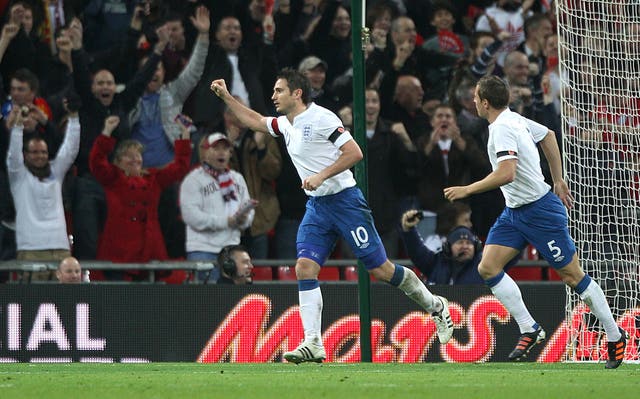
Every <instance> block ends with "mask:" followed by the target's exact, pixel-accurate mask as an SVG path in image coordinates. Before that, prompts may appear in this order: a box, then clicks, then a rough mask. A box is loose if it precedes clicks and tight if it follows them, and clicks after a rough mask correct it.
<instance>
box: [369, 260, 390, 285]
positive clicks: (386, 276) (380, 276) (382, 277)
mask: <svg viewBox="0 0 640 399" xmlns="http://www.w3.org/2000/svg"><path fill="white" fill-rule="evenodd" d="M394 271H395V266H394V264H393V263H391V262H390V261H389V260H387V261H385V262H384V263H383V264H381V265H380V266H378V267H375V268H373V269H369V270H368V272H369V273H370V274H371V275H372V276H373V277H375V279H376V280H379V281H385V282H389V281H391V278H392V277H393V273H394Z"/></svg>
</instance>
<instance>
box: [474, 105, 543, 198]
mask: <svg viewBox="0 0 640 399" xmlns="http://www.w3.org/2000/svg"><path fill="white" fill-rule="evenodd" d="M548 132H549V129H547V127H546V126H543V125H541V124H539V123H537V122H534V121H532V120H530V119H527V118H525V117H524V116H522V115H520V114H518V113H516V112H513V111H511V110H509V109H508V108H507V109H505V110H504V111H502V113H501V114H500V115H498V117H497V118H496V120H495V121H493V123H492V124H490V125H489V140H488V142H487V152H488V154H489V161H491V167H492V168H493V170H496V169H497V168H498V163H499V162H501V161H504V160H507V159H517V160H518V166H517V169H516V178H515V180H514V181H512V182H511V183H509V184H505V185H504V186H502V187H500V189H501V190H502V194H503V195H504V200H505V203H506V205H507V206H508V207H509V208H518V207H521V206H523V205H526V204H530V203H532V202H534V201H536V200H538V199H540V198H542V197H543V196H544V195H545V194H547V193H548V192H549V189H550V188H551V187H550V186H549V185H548V184H547V183H545V181H544V176H543V175H542V170H541V169H540V155H539V154H538V148H537V147H536V143H538V142H539V141H540V140H542V139H543V138H544V137H545V136H546V135H547V133H548Z"/></svg>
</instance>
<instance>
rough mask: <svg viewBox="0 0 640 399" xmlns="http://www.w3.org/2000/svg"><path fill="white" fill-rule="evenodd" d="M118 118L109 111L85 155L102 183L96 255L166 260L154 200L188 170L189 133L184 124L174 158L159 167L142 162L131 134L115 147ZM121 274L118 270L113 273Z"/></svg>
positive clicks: (136, 276)
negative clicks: (103, 207) (103, 205)
mask: <svg viewBox="0 0 640 399" xmlns="http://www.w3.org/2000/svg"><path fill="white" fill-rule="evenodd" d="M119 123H120V118H118V117H117V116H109V117H107V118H106V119H105V121H104V128H103V129H102V135H100V136H98V137H97V138H96V141H95V143H94V145H93V148H92V150H91V154H90V156H89V167H90V168H91V172H92V173H93V174H94V175H95V177H96V179H97V180H98V181H99V182H100V184H101V185H102V186H103V187H104V191H105V194H106V199H107V216H108V217H107V220H106V223H105V226H104V231H103V232H102V235H101V237H100V240H99V243H98V256H97V258H98V259H101V260H110V261H113V262H123V263H126V262H149V261H151V260H166V259H167V258H168V257H167V250H166V248H165V245H164V239H163V238H162V232H161V231H160V224H159V221H158V201H159V200H160V194H161V192H162V190H163V189H165V188H166V187H168V186H170V185H171V184H173V183H175V182H177V181H180V180H181V179H182V178H183V177H184V176H185V175H186V174H187V172H188V170H189V160H190V157H191V141H190V133H189V129H188V128H187V127H184V126H183V130H182V137H181V138H180V139H178V140H176V142H175V159H174V161H173V162H172V163H170V164H169V165H167V166H165V167H164V168H162V169H155V168H152V169H143V168H142V152H143V147H142V145H141V144H140V143H139V142H137V141H135V140H124V141H122V142H121V143H120V144H119V145H118V147H117V148H116V151H115V153H114V155H113V163H111V162H109V159H108V156H109V154H110V153H111V151H113V148H114V147H115V144H116V140H115V139H114V138H112V137H111V134H112V133H113V131H114V130H115V129H116V128H117V127H118V124H119ZM118 277H120V276H118ZM122 277H124V278H125V279H127V280H132V279H136V280H137V279H140V278H144V277H145V273H141V272H139V271H130V272H127V273H125V275H124V276H122Z"/></svg>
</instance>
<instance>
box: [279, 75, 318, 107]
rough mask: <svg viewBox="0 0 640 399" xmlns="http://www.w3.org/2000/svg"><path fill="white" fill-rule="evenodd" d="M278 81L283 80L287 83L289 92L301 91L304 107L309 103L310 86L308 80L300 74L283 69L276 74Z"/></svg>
mask: <svg viewBox="0 0 640 399" xmlns="http://www.w3.org/2000/svg"><path fill="white" fill-rule="evenodd" d="M278 79H284V80H286V81H287V85H288V86H289V90H290V91H291V92H293V91H294V90H298V89H300V90H302V96H301V100H302V102H303V103H304V104H305V105H306V104H309V102H310V101H311V86H310V84H309V79H307V77H306V76H305V75H303V74H302V72H299V71H297V70H296V69H292V68H284V69H282V70H281V71H280V73H278Z"/></svg>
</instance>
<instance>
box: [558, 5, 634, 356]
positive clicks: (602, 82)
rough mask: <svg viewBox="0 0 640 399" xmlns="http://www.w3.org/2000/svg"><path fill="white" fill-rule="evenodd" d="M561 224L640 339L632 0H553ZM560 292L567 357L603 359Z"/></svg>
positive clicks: (571, 297) (570, 296) (587, 324)
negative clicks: (564, 217) (563, 193)
mask: <svg viewBox="0 0 640 399" xmlns="http://www.w3.org/2000/svg"><path fill="white" fill-rule="evenodd" d="M557 23H558V40H559V53H560V54H559V55H560V64H559V65H560V75H561V77H560V80H561V87H562V90H561V108H562V117H561V120H562V148H563V153H564V157H563V159H564V168H565V173H566V177H567V182H568V184H569V186H570V189H571V191H572V192H573V195H574V196H575V198H576V206H575V207H574V209H572V210H570V211H569V227H570V230H571V233H572V235H573V238H574V239H575V241H576V247H577V249H578V255H579V256H580V258H581V261H582V266H583V268H584V270H585V272H587V273H588V274H589V275H591V277H592V278H593V279H594V280H595V281H597V282H598V283H599V284H600V285H601V287H602V289H603V291H604V293H605V296H606V298H607V301H608V302H609V305H610V306H611V310H612V312H613V316H614V318H615V319H616V322H617V323H618V325H620V326H621V327H623V328H624V329H625V330H627V331H628V332H629V333H630V334H631V340H630V341H629V344H628V347H627V352H626V359H627V360H637V359H638V346H637V344H638V338H639V337H640V330H638V329H640V301H639V286H640V223H639V220H640V3H639V2H637V1H625V2H612V1H610V0H557ZM587 310H588V309H587V307H586V305H585V304H584V303H583V302H582V301H581V300H580V298H579V296H578V295H577V294H575V293H574V292H573V291H572V290H567V303H566V312H567V317H566V325H565V328H566V331H567V336H568V343H567V351H566V352H565V360H567V361H600V360H604V359H606V356H607V355H606V336H605V334H604V331H603V330H602V329H601V327H600V323H599V322H598V321H597V320H596V318H595V317H594V316H592V315H591V314H590V313H589V312H588V311H587Z"/></svg>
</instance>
